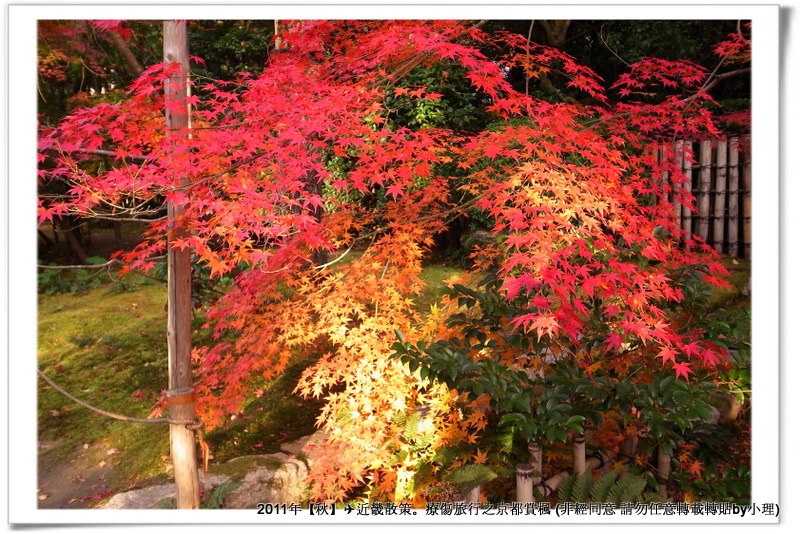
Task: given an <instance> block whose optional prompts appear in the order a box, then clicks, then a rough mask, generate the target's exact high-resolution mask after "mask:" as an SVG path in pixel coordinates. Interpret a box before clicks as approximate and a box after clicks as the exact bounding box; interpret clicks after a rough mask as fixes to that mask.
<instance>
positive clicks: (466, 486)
mask: <svg viewBox="0 0 800 534" xmlns="http://www.w3.org/2000/svg"><path fill="white" fill-rule="evenodd" d="M495 478H497V473H496V472H495V470H494V469H492V468H491V467H490V466H488V465H485V464H467V465H463V466H461V467H458V468H456V469H453V470H452V471H450V472H449V473H448V474H447V476H445V480H446V481H447V482H450V483H452V484H453V485H455V486H456V488H458V491H460V492H461V493H462V494H466V493H468V492H469V491H470V490H472V489H474V488H477V487H478V486H483V485H484V484H486V483H487V482H491V481H492V480H494V479H495Z"/></svg>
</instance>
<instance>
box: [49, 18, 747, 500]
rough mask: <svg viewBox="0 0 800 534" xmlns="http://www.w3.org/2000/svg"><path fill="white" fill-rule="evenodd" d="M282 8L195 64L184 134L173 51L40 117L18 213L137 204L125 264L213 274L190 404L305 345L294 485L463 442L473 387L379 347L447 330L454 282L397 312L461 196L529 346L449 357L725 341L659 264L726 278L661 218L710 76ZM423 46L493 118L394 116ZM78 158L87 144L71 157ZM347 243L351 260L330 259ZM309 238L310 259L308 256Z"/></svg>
mask: <svg viewBox="0 0 800 534" xmlns="http://www.w3.org/2000/svg"><path fill="white" fill-rule="evenodd" d="M280 28H281V30H282V31H281V33H280V34H279V36H278V37H279V39H277V40H276V41H275V46H274V48H273V49H272V50H271V51H270V54H269V59H268V61H267V64H266V66H265V69H264V71H263V73H262V74H260V75H259V76H257V77H254V76H252V75H250V74H249V73H246V72H243V73H240V75H239V77H238V78H237V79H235V80H232V81H215V80H207V79H194V80H193V84H192V85H193V87H192V95H191V96H190V97H189V98H188V101H189V104H190V105H191V108H192V113H191V115H192V124H191V130H190V131H187V132H182V133H183V135H180V136H178V137H179V138H180V139H182V141H181V144H180V146H179V148H178V149H177V150H173V148H174V147H173V145H172V141H170V142H167V136H166V135H165V131H164V127H163V119H162V116H163V108H164V106H165V105H173V104H171V103H165V101H164V97H163V93H162V88H163V85H164V81H165V80H166V79H167V78H169V76H170V75H171V74H172V73H173V72H174V71H175V70H176V69H177V68H178V66H177V65H169V64H158V65H153V66H151V67H149V68H147V69H146V70H145V72H144V73H143V74H142V76H141V77H139V78H138V79H137V80H136V82H135V83H133V84H132V85H131V87H130V89H129V91H128V95H127V98H126V99H125V100H124V101H122V102H119V103H116V104H110V103H104V104H100V105H98V106H96V107H93V108H84V109H80V110H77V111H76V112H75V113H73V114H72V115H70V116H69V117H67V118H65V119H64V120H63V122H62V123H61V124H60V125H59V126H58V127H57V128H55V129H52V130H45V131H42V135H41V138H40V163H41V165H40V180H42V181H44V182H51V181H62V182H64V183H65V184H67V185H68V191H69V193H68V195H66V196H64V197H63V198H57V199H53V198H41V199H40V201H39V219H40V221H44V220H49V219H52V218H53V217H55V216H59V215H61V214H67V213H69V214H78V215H80V216H83V217H92V216H98V215H100V216H119V217H125V218H135V219H142V220H150V221H151V223H150V230H149V231H148V233H147V234H146V235H145V236H144V240H143V242H142V243H141V244H140V245H139V246H137V247H136V248H135V249H134V250H132V251H127V252H122V253H120V254H119V256H118V258H119V259H120V260H121V261H122V262H124V265H125V267H124V268H123V270H129V269H136V270H147V269H150V268H152V267H153V266H154V265H155V264H156V262H157V261H158V259H159V257H161V256H162V255H163V254H164V252H165V250H166V248H167V247H168V246H171V247H178V248H181V249H186V248H189V249H191V250H192V251H193V253H194V255H195V258H196V260H197V261H198V262H199V263H200V264H201V265H205V266H207V267H208V268H210V271H211V275H212V277H221V276H223V275H225V276H231V277H233V278H234V280H235V281H234V283H233V284H232V285H231V286H230V288H229V290H228V291H227V294H225V295H224V296H223V297H221V298H220V299H219V301H218V302H216V303H215V304H214V306H213V307H212V309H211V310H209V312H208V320H209V323H208V324H209V327H211V328H213V329H214V332H215V335H216V336H217V338H218V339H219V343H218V344H216V345H214V346H209V347H198V348H196V349H195V351H194V358H195V360H196V366H197V367H196V368H197V377H198V380H197V387H196V389H197V391H198V393H199V399H198V411H199V413H200V414H201V416H202V417H203V419H204V420H205V423H206V425H207V426H209V427H214V426H216V425H220V424H222V423H223V421H224V419H225V417H226V415H228V414H230V413H235V412H236V411H238V409H239V408H240V406H241V405H242V403H243V402H244V401H245V399H247V397H248V396H249V395H251V394H252V392H251V389H252V388H251V383H252V380H253V379H254V377H258V376H263V377H265V378H272V377H274V376H276V375H277V374H278V373H280V372H281V371H282V370H283V369H284V368H285V367H286V365H287V364H288V362H289V361H290V359H291V358H293V357H294V356H295V355H298V354H311V355H315V361H316V363H314V364H312V365H311V366H310V367H309V368H308V369H307V370H306V371H305V372H304V374H303V376H302V378H301V380H300V382H299V384H298V386H297V391H298V392H300V393H301V394H303V395H306V396H315V397H325V399H326V405H325V408H324V409H323V410H322V412H321V413H320V415H319V425H320V426H321V427H322V428H325V429H326V430H327V431H328V432H329V438H328V442H327V444H326V447H325V450H324V451H323V452H322V453H321V455H320V457H319V459H318V460H317V461H316V462H315V463H314V465H313V466H312V473H311V479H312V484H313V489H312V495H313V497H314V498H330V499H344V498H345V497H347V496H348V495H349V494H350V492H352V491H353V490H355V489H356V488H361V487H366V488H367V489H368V491H369V494H370V495H371V496H372V497H375V498H377V497H385V498H390V499H395V500H403V499H410V498H415V497H417V498H419V496H420V495H421V490H420V487H419V484H420V483H419V480H418V479H416V480H415V479H414V477H415V474H416V473H417V470H419V469H420V466H421V465H423V464H427V465H431V459H432V458H433V457H434V455H435V453H436V451H437V450H438V449H441V448H443V447H447V446H451V445H453V444H456V443H459V442H468V443H470V442H472V443H474V442H476V440H477V436H478V435H479V434H480V433H481V432H482V431H483V429H484V428H485V426H486V413H487V410H488V404H487V403H488V401H487V399H485V398H478V399H477V400H476V401H475V402H472V403H471V404H469V406H468V407H466V408H465V405H464V404H463V403H462V404H460V402H461V401H460V400H459V394H458V392H457V391H455V390H451V389H450V388H449V387H446V386H445V385H444V384H443V383H442V382H432V381H430V380H428V379H427V378H423V377H421V376H420V373H419V370H414V371H412V369H411V368H410V367H409V366H408V365H405V364H403V363H402V362H401V361H400V360H398V359H396V358H392V357H391V355H392V354H393V352H394V349H393V348H392V346H393V345H394V343H395V342H396V341H397V337H396V333H395V332H396V331H398V330H399V331H401V332H402V333H403V335H404V338H405V340H407V341H408V342H411V343H416V342H420V343H428V342H432V341H434V340H436V339H439V338H440V337H449V336H450V335H453V334H455V335H461V332H460V330H458V329H456V328H453V326H452V324H453V323H452V321H451V322H450V323H448V321H447V320H448V318H451V319H452V318H453V317H454V316H456V315H457V314H459V313H463V312H464V307H463V306H460V305H461V304H464V302H459V300H458V299H456V298H454V299H452V300H451V301H450V302H449V304H447V303H445V304H444V305H443V306H442V307H441V308H437V309H435V310H434V311H433V312H432V313H430V314H427V315H425V316H421V315H420V314H419V312H418V311H417V310H416V308H415V306H414V302H413V298H414V296H415V295H417V294H418V293H419V292H420V290H421V288H422V286H423V283H422V281H421V280H420V278H419V274H420V272H421V269H422V261H423V259H424V258H425V257H426V254H427V253H428V251H429V250H430V247H431V246H432V244H433V238H434V236H435V235H436V234H437V233H439V232H441V231H443V230H444V229H445V228H446V227H447V225H448V223H449V222H450V221H451V220H452V218H453V217H454V216H457V215H459V214H464V213H468V212H469V210H473V209H476V208H477V209H480V210H482V211H483V213H484V214H485V215H486V216H487V217H488V218H489V220H490V221H491V224H492V225H493V226H492V228H491V230H492V235H493V236H494V238H495V239H494V242H493V243H491V244H488V245H487V246H486V247H484V248H481V249H478V250H475V251H474V254H473V259H474V264H473V268H472V273H471V274H473V275H474V276H473V278H472V280H477V279H480V278H484V277H485V275H486V274H487V272H488V273H491V274H492V275H493V276H495V277H496V279H497V280H500V282H501V285H500V286H499V289H498V290H499V292H500V294H501V295H502V298H503V299H506V300H507V301H508V302H512V301H513V302H514V303H515V309H517V310H518V312H517V313H515V314H514V316H513V317H511V318H510V319H508V320H507V321H506V322H505V323H504V324H502V325H500V326H501V327H502V328H503V329H507V330H508V331H513V332H517V333H518V334H519V335H521V336H526V337H527V338H529V339H530V340H531V343H532V344H531V347H534V346H535V347H538V348H539V349H537V350H539V352H536V351H528V352H526V353H525V354H524V356H525V358H522V359H521V358H520V356H521V355H523V354H522V351H521V350H520V349H519V346H518V345H517V346H515V345H502V344H501V345H500V346H498V347H494V348H492V349H491V350H488V349H487V350H480V351H477V350H476V351H473V352H471V353H469V357H470V358H472V359H473V360H475V361H480V360H482V359H485V358H498V361H501V362H505V363H506V364H507V365H508V366H509V368H510V367H513V366H517V367H516V368H518V369H522V370H525V369H530V370H532V371H533V370H541V369H542V368H543V366H547V365H549V364H550V363H552V358H553V357H556V359H559V358H560V359H569V360H574V361H576V362H578V363H579V364H580V365H581V366H582V368H584V369H588V370H589V372H594V371H598V370H608V369H612V370H614V371H615V372H623V371H625V370H629V369H632V368H636V367H640V366H644V368H645V369H646V373H645V375H643V378H641V380H644V381H645V382H646V381H647V380H648V379H647V376H651V375H652V373H654V372H662V371H663V370H667V371H668V372H669V373H671V374H674V376H675V377H677V378H679V379H680V380H683V381H691V380H692V379H693V376H694V375H696V374H698V373H700V372H701V370H703V371H702V372H703V373H706V372H713V369H714V368H715V366H716V365H720V364H722V363H723V362H724V361H725V359H726V352H725V349H724V347H722V346H719V345H717V344H715V343H714V340H713V339H709V338H707V336H704V335H703V332H701V331H697V330H694V329H687V328H685V325H683V324H681V321H680V317H679V315H677V314H676V313H674V310H675V309H679V308H680V305H681V303H682V301H683V299H684V298H685V294H684V287H685V286H684V283H685V281H684V280H683V279H682V276H683V273H687V272H689V271H692V272H695V271H697V272H701V275H702V277H703V278H704V279H705V280H707V281H708V282H709V283H712V284H717V285H724V284H725V283H726V282H725V281H724V275H725V274H726V271H725V269H724V267H723V266H722V265H721V263H720V261H719V258H718V257H717V256H716V255H715V253H714V252H713V250H711V249H710V248H709V247H708V246H706V245H705V244H704V243H700V242H698V241H697V240H695V239H694V238H693V237H692V236H691V235H686V233H685V232H684V231H683V230H682V229H681V228H680V226H679V225H676V223H675V220H674V216H673V214H674V203H673V200H674V195H675V192H676V191H684V189H683V188H678V187H676V186H677V185H678V184H681V183H682V182H683V181H684V180H685V179H686V177H685V175H684V174H683V172H682V170H681V169H679V168H678V167H677V166H676V165H675V163H674V162H675V157H674V156H675V154H673V153H671V150H672V146H673V145H672V144H671V142H672V141H674V140H676V139H687V138H698V137H704V136H714V135H718V133H719V132H718V131H717V129H716V127H715V124H714V121H713V117H712V116H711V114H710V113H709V111H708V109H707V107H706V106H705V105H704V104H706V103H707V102H710V101H712V99H711V96H710V95H709V93H708V92H707V90H706V89H707V87H708V86H709V83H710V80H713V79H714V73H709V72H707V71H706V70H705V69H703V68H702V67H700V66H698V65H694V64H691V63H689V62H686V61H679V62H674V61H664V60H659V59H657V58H645V59H643V60H642V61H640V62H639V63H636V64H634V65H632V66H631V68H630V69H629V70H628V72H626V73H625V74H624V75H623V76H621V77H620V79H619V80H618V81H616V83H614V84H613V85H612V86H611V87H610V88H606V87H605V86H604V82H603V80H600V79H599V78H598V77H597V76H596V75H594V73H593V72H592V71H591V70H590V69H589V68H588V67H585V66H582V65H578V64H577V63H576V62H575V61H574V60H573V59H572V58H571V57H570V56H568V55H567V54H565V53H563V52H561V51H559V50H557V49H553V48H549V47H545V46H541V45H538V44H536V43H529V42H528V41H527V40H526V39H525V38H524V37H522V36H520V35H516V34H510V33H502V32H500V33H494V34H486V33H483V32H482V31H481V29H480V25H479V24H478V25H475V24H471V23H469V22H455V21H297V22H290V21H282V22H281V25H280ZM486 49H492V50H493V51H494V53H493V55H492V57H491V58H489V57H487V55H486V54H485V53H484V52H483V51H482V50H486ZM748 50H749V40H748V39H747V38H746V37H745V36H743V35H740V34H737V35H733V36H731V39H730V41H729V42H727V43H723V44H722V45H720V47H719V48H718V49H717V53H718V54H719V55H720V56H721V57H722V58H723V59H739V60H741V59H742V58H743V57H745V56H746V55H747V51H748ZM195 60H196V61H198V62H202V59H200V58H195ZM439 64H447V65H455V66H457V67H458V69H460V71H461V72H463V73H464V76H465V78H466V79H467V80H468V81H469V83H470V84H471V86H472V88H473V90H474V91H475V92H476V93H477V94H479V95H481V98H482V100H483V102H484V103H485V107H486V110H487V112H488V113H491V114H493V115H494V116H495V117H496V118H497V120H498V121H500V122H501V124H500V125H499V126H497V127H494V128H491V129H488V130H485V131H482V132H479V133H470V132H462V131H453V130H448V129H445V128H436V127H429V126H419V127H415V128H413V129H412V128H409V127H407V126H402V125H398V123H397V122H396V120H395V119H396V117H397V116H398V109H395V108H393V107H392V106H399V105H402V103H401V102H406V103H409V102H410V103H413V102H423V101H432V102H435V101H437V100H438V99H440V98H441V97H442V94H441V93H440V92H437V88H436V87H430V86H424V85H415V84H409V83H408V81H407V80H408V75H409V73H411V72H413V71H414V69H420V68H426V67H430V66H431V65H439ZM510 69H521V70H522V71H523V72H524V73H525V75H526V76H528V77H530V78H531V79H533V80H534V81H535V79H536V78H537V77H539V76H541V75H543V74H549V75H553V73H557V75H559V76H563V77H564V78H565V80H566V85H567V86H568V87H569V88H571V90H574V91H578V92H580V94H581V99H580V100H577V99H572V100H571V101H570V103H567V102H556V103H552V102H546V101H543V100H540V99H537V98H534V97H532V96H529V95H526V94H523V93H521V92H519V91H517V90H516V89H515V88H514V87H513V86H512V85H511V84H510V83H509V81H508V80H507V77H506V73H507V72H508V71H509V70H510ZM451 70H452V69H451ZM656 95H657V96H656ZM400 97H402V99H401V98H400ZM661 149H666V154H667V156H666V157H662V158H658V157H657V156H656V154H658V151H659V150H661ZM100 157H103V158H106V161H107V162H108V163H111V164H110V165H105V166H97V165H93V164H92V162H93V161H95V160H96V159H97V158H100ZM334 162H337V163H336V164H335V165H334ZM182 184H188V185H182ZM323 186H324V187H323ZM367 197H369V198H373V199H374V198H375V197H378V201H377V202H363V200H364V199H365V198H367ZM167 201H171V202H173V203H174V204H176V205H180V206H181V207H182V211H181V221H180V222H181V225H182V226H183V227H184V228H186V229H187V233H186V234H185V237H182V238H180V239H175V238H173V237H172V236H170V235H168V233H167V231H166V229H167V227H166V221H165V220H164V218H163V211H162V210H163V206H164V204H165V202H167ZM678 201H679V202H681V203H683V204H686V205H691V204H692V202H693V199H692V198H691V196H689V195H685V196H679V198H678ZM353 249H357V250H359V253H360V255H358V254H353V255H355V256H357V257H356V259H355V260H353V261H350V262H344V261H338V260H339V259H341V258H342V257H343V256H346V255H347V253H349V252H350V251H351V250H353ZM320 250H323V251H326V252H328V253H329V254H330V257H331V261H330V262H325V263H323V264H318V262H315V261H314V260H315V259H318V257H319V256H317V255H316V253H317V252H318V251H320ZM362 252H363V253H362ZM348 260H349V258H348ZM462 284H463V285H462V286H461V287H469V285H470V282H469V281H468V280H465V281H462ZM472 287H474V285H473V286H472ZM462 296H463V295H462ZM486 311H487V310H483V313H486ZM534 342H535V343H534ZM487 347H488V345H485V346H483V347H482V348H484V349H486V348H487ZM547 358H550V359H549V360H548V359H547ZM709 370H710V371H709ZM647 373H650V375H648V374H647ZM461 400H463V399H461ZM465 410H466V411H465ZM414 414H416V415H414ZM411 420H413V421H415V422H414V423H413V424H411V423H409V421H411ZM476 459H477V460H479V461H478V463H483V462H485V461H486V456H485V453H483V452H480V451H478V453H477V456H476ZM436 469H437V468H436V467H435V466H434V467H433V468H432V469H431V470H430V473H429V474H431V475H435V474H436Z"/></svg>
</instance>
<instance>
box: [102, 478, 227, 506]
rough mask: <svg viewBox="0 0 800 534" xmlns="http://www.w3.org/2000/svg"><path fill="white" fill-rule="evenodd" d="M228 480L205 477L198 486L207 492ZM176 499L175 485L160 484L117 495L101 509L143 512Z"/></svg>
mask: <svg viewBox="0 0 800 534" xmlns="http://www.w3.org/2000/svg"><path fill="white" fill-rule="evenodd" d="M229 481H230V478H228V477H226V476H224V475H206V476H205V478H201V479H200V484H201V486H202V487H203V488H204V490H206V491H208V490H210V489H212V488H214V487H216V486H219V485H220V484H224V483H225V482H229ZM174 498H176V488H175V484H174V483H172V484H162V485H160V486H150V487H149V488H142V489H138V490H132V491H126V492H125V493H117V494H116V495H114V496H113V497H111V499H110V500H109V501H108V502H107V503H106V504H105V505H104V506H103V507H102V508H105V509H108V510H121V509H126V510H131V509H133V510H143V509H149V508H153V507H154V506H155V505H156V504H158V503H159V502H161V501H163V500H165V499H174Z"/></svg>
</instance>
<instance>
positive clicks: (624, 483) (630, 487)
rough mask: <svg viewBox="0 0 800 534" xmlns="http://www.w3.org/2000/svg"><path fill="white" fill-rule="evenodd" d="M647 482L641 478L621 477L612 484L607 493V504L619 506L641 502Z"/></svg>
mask: <svg viewBox="0 0 800 534" xmlns="http://www.w3.org/2000/svg"><path fill="white" fill-rule="evenodd" d="M646 485H647V481H646V480H645V479H643V478H641V477H636V476H627V477H622V478H620V479H619V480H617V482H616V483H615V484H614V486H613V487H612V488H611V491H610V492H609V494H608V496H609V502H612V503H614V505H616V506H619V505H620V504H622V503H624V502H641V500H642V491H643V490H644V488H645V486H646Z"/></svg>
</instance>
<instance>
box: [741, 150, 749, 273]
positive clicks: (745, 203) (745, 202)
mask: <svg viewBox="0 0 800 534" xmlns="http://www.w3.org/2000/svg"><path fill="white" fill-rule="evenodd" d="M743 156H744V158H743V159H744V164H743V165H742V179H743V181H744V184H743V185H744V198H743V199H742V219H744V225H743V226H744V257H745V258H747V259H748V260H749V259H750V243H751V241H750V239H751V235H750V232H751V230H750V228H751V227H750V223H751V221H750V209H751V207H750V198H751V197H750V195H751V192H750V176H751V169H750V159H751V155H750V137H749V136H748V137H747V138H746V144H745V147H744V154H743Z"/></svg>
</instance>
